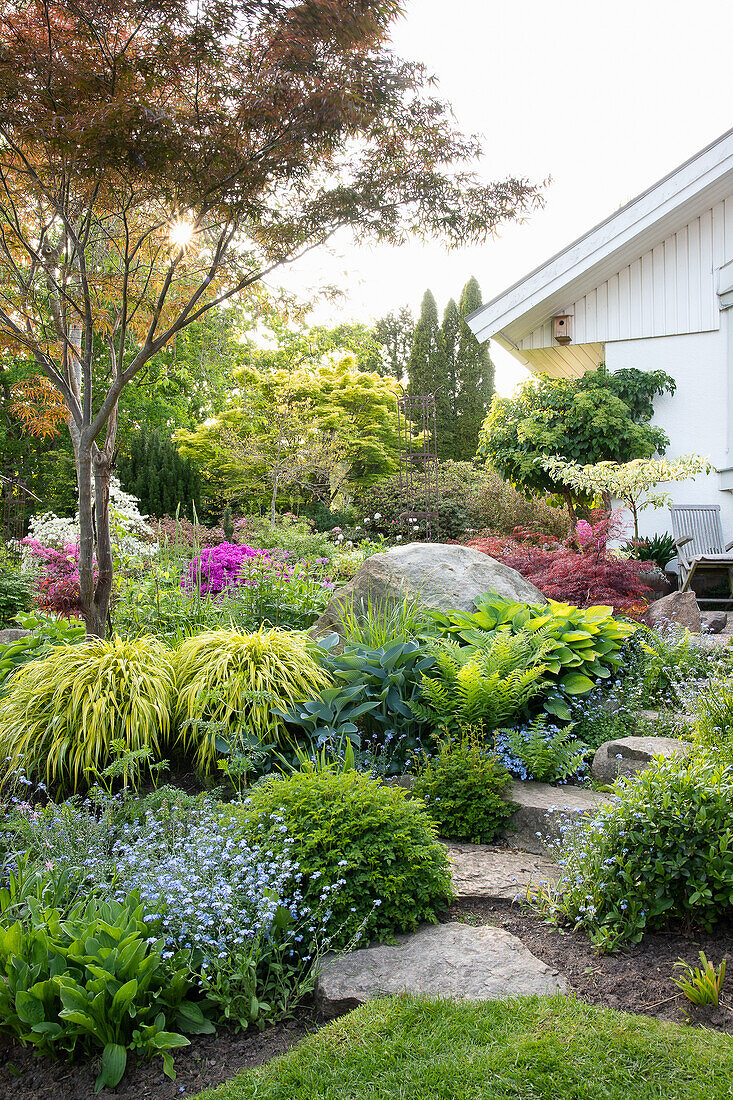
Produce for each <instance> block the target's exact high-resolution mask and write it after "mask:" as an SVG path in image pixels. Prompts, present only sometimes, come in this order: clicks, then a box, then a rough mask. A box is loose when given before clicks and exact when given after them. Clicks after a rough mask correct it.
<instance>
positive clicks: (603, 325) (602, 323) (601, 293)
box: [593, 283, 608, 340]
mask: <svg viewBox="0 0 733 1100" xmlns="http://www.w3.org/2000/svg"><path fill="white" fill-rule="evenodd" d="M596 333H597V334H598V335H596V336H594V337H593V339H594V340H605V339H606V335H605V334H606V333H608V283H601V285H600V286H599V287H598V289H597V290H596Z"/></svg>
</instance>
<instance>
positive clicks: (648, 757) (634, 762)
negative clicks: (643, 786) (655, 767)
mask: <svg viewBox="0 0 733 1100" xmlns="http://www.w3.org/2000/svg"><path fill="white" fill-rule="evenodd" d="M691 747H692V746H691V745H690V743H689V742H685V741H680V740H679V739H678V738H676V737H619V738H618V740H616V741H606V742H605V743H604V744H603V745H601V746H600V748H599V749H598V750H597V751H596V754H595V756H594V757H593V765H592V767H591V774H592V776H593V778H594V779H597V780H598V781H599V782H600V783H614V782H615V781H616V780H617V779H624V778H627V777H629V776H632V775H637V774H638V772H640V771H643V770H644V768H648V767H649V765H650V764H651V762H652V760H653V759H654V757H655V756H664V757H667V756H680V757H685V756H687V755H688V754H689V752H690V749H691Z"/></svg>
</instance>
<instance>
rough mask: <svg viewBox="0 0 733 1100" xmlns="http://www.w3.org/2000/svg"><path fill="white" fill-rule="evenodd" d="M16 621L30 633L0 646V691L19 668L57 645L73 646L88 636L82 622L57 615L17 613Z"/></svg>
mask: <svg viewBox="0 0 733 1100" xmlns="http://www.w3.org/2000/svg"><path fill="white" fill-rule="evenodd" d="M15 621H16V624H17V625H18V626H19V627H20V628H21V629H22V630H28V631H30V633H29V634H28V635H26V637H24V638H18V639H17V641H15V642H8V643H6V644H4V645H0V692H2V690H3V687H4V686H7V684H8V682H9V679H10V677H11V676H12V674H13V672H14V671H15V669H16V668H19V667H20V665H24V664H25V663H26V661H32V660H34V659H35V658H36V657H42V656H43V655H44V654H45V653H48V651H49V650H50V649H52V648H53V647H54V646H56V645H71V644H73V643H75V642H80V641H82V640H83V638H84V636H85V630H84V626H83V624H82V623H79V622H71V621H69V620H68V619H61V618H56V617H55V616H54V615H43V614H41V613H40V612H39V613H36V614H34V615H22V614H19V615H16V617H15Z"/></svg>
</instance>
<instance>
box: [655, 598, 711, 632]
mask: <svg viewBox="0 0 733 1100" xmlns="http://www.w3.org/2000/svg"><path fill="white" fill-rule="evenodd" d="M644 622H645V623H646V624H647V625H648V626H651V627H655V628H656V627H658V626H667V625H669V623H674V624H675V625H676V626H684V627H685V628H686V629H687V630H689V631H690V633H691V634H699V633H700V632H701V630H702V616H701V615H700V608H699V607H698V606H697V600H696V599H695V593H694V592H670V594H669V595H668V596H663V597H662V599H661V600H655V601H654V603H650V604H649V606H648V607H647V609H646V611H645V612H644Z"/></svg>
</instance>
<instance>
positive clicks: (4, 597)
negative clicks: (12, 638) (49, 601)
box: [0, 558, 33, 628]
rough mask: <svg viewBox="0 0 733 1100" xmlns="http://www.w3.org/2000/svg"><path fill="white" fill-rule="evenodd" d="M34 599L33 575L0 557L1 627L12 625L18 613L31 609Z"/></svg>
mask: <svg viewBox="0 0 733 1100" xmlns="http://www.w3.org/2000/svg"><path fill="white" fill-rule="evenodd" d="M32 599H33V581H32V579H31V577H29V576H28V574H26V573H23V572H21V571H20V570H18V569H13V568H11V567H10V566H9V565H8V564H7V563H5V562H3V561H2V559H1V558H0V628H1V627H5V626H12V625H13V621H14V619H15V616H16V615H18V614H20V613H22V612H24V611H28V610H29V609H30V606H31V601H32Z"/></svg>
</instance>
